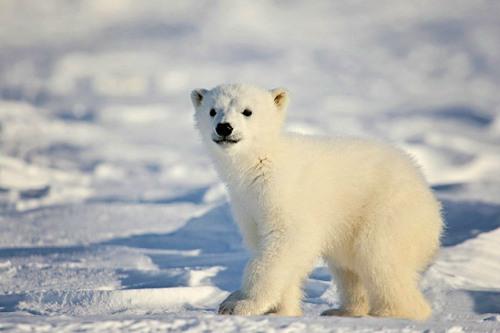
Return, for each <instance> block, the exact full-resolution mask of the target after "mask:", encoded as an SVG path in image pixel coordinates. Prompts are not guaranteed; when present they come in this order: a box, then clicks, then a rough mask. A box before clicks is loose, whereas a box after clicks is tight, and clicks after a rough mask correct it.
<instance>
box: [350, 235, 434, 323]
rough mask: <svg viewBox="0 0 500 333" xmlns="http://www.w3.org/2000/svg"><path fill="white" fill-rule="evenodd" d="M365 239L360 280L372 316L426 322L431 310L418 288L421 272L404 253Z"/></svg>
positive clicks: (361, 252) (360, 260)
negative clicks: (406, 258) (363, 286)
mask: <svg viewBox="0 0 500 333" xmlns="http://www.w3.org/2000/svg"><path fill="white" fill-rule="evenodd" d="M377 243H378V242H377V241H374V242H370V240H368V239H365V241H364V242H363V246H361V247H360V248H359V249H358V252H357V259H358V260H357V261H358V264H359V265H360V271H359V273H360V278H361V280H362V281H363V284H364V285H365V286H366V289H367V291H368V297H369V302H370V315H373V316H379V317H396V318H406V319H414V320H425V319H427V318H428V317H429V316H430V315H431V307H430V306H429V304H428V303H427V301H426V300H425V298H424V296H423V294H422V292H421V291H420V290H419V288H418V280H419V274H418V268H416V267H412V266H414V265H412V263H411V262H405V260H404V256H405V253H404V251H402V250H398V249H391V248H387V247H384V246H381V245H380V243H378V244H377Z"/></svg>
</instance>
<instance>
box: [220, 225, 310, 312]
mask: <svg viewBox="0 0 500 333" xmlns="http://www.w3.org/2000/svg"><path fill="white" fill-rule="evenodd" d="M302 236H303V234H302V233H301V232H300V231H299V230H293V232H288V231H282V230H273V231H272V232H270V233H268V236H267V237H265V239H264V241H263V243H262V245H263V246H262V249H261V250H260V251H259V252H258V253H257V254H256V256H255V257H254V258H253V259H251V260H250V262H249V263H248V265H247V267H246V269H245V274H244V278H243V287H242V290H241V294H238V297H236V295H235V297H234V298H233V299H232V300H227V302H226V301H224V302H223V304H221V307H222V308H223V309H222V311H221V313H222V314H234V315H246V316H251V315H263V314H266V313H269V312H271V311H273V309H277V308H279V307H280V305H281V304H280V303H281V301H282V300H283V299H284V298H283V296H284V294H285V293H286V292H287V288H290V286H294V287H296V288H300V284H301V281H302V280H303V279H304V277H305V276H307V274H308V273H309V271H310V270H311V269H312V267H313V265H314V263H315V260H316V258H317V257H318V251H317V244H318V243H319V242H314V243H315V244H311V243H309V242H307V243H304V242H303V240H302V242H300V239H299V238H301V237H302ZM296 295H297V296H296V297H297V298H300V292H299V293H296ZM230 297H231V296H230ZM288 302H290V301H289V300H288ZM290 303H293V302H290ZM296 303H297V304H300V300H299V299H298V300H296ZM290 315H300V307H299V308H298V309H294V310H293V311H290Z"/></svg>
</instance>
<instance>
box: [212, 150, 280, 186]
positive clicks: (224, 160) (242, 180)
mask: <svg viewBox="0 0 500 333" xmlns="http://www.w3.org/2000/svg"><path fill="white" fill-rule="evenodd" d="M280 150H281V140H273V142H272V143H270V142H263V143H261V144H259V145H256V146H255V147H254V148H253V149H251V150H248V151H245V152H244V153H243V152H235V153H233V154H224V153H222V154H220V152H219V154H220V156H219V158H217V157H216V158H215V165H216V169H217V172H218V173H219V176H220V177H221V179H222V181H223V182H225V183H227V184H231V185H232V186H230V187H236V188H244V189H245V188H248V187H249V186H254V185H260V186H262V185H265V184H266V180H268V179H269V175H270V173H271V171H272V169H273V167H274V166H275V162H276V159H277V158H278V155H279V154H277V153H278V152H279V151H280ZM214 157H215V156H214Z"/></svg>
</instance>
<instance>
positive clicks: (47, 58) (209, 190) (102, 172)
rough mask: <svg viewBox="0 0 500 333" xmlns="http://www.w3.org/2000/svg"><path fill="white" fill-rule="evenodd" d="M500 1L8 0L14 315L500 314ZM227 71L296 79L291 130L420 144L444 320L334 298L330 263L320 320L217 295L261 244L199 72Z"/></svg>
mask: <svg viewBox="0 0 500 333" xmlns="http://www.w3.org/2000/svg"><path fill="white" fill-rule="evenodd" d="M499 13H500V3H498V2H495V1H474V2H471V1H420V2H401V1H400V2H398V1H376V2H362V1H314V2H307V1H252V2H244V1H182V2H181V1H178V2H174V1H141V2H139V1H98V0H92V1H24V0H17V1H16V0H12V1H9V0H3V1H0V22H1V25H0V293H1V294H0V311H2V312H0V322H2V323H6V324H0V328H2V329H13V330H15V329H19V325H22V324H26V325H33V326H29V327H31V328H41V329H43V327H44V326H43V325H42V323H44V325H45V324H47V322H45V320H46V319H47V317H46V316H47V315H50V318H51V319H50V321H49V322H48V324H47V325H49V326H48V327H53V326H57V327H59V328H61V327H66V328H67V329H69V330H71V327H73V326H71V325H79V326H75V327H73V328H74V329H76V327H79V329H83V330H85V329H87V330H99V329H105V328H106V327H117V328H121V329H125V328H128V329H130V327H131V326H127V325H132V326H133V325H136V326H137V325H138V326H137V327H138V330H140V329H141V327H143V328H145V329H148V328H149V329H150V328H152V327H157V328H161V329H171V330H185V329H187V328H189V327H191V329H193V330H197V329H200V330H201V329H202V328H203V327H205V328H207V329H214V330H215V329H217V330H219V331H224V330H227V331H231V330H233V329H241V330H250V331H251V330H254V329H261V330H264V329H268V328H269V329H270V328H273V329H276V330H280V329H283V330H285V329H289V330H291V331H293V330H297V331H301V330H308V331H311V330H314V329H316V330H327V329H329V328H331V329H333V326H335V327H337V328H339V327H340V328H343V329H346V330H349V329H353V330H355V329H368V330H377V329H381V327H385V328H387V329H396V330H397V329H401V328H402V327H406V328H408V327H409V329H410V328H411V329H417V330H420V329H422V330H424V329H427V328H429V327H431V328H434V329H436V330H440V329H443V330H444V329H447V328H449V327H451V328H453V327H455V326H456V327H460V329H462V328H463V329H465V330H467V329H473V330H474V329H475V330H479V329H490V330H495V329H497V330H498V329H500V328H499V326H498V325H499V324H498V321H499V320H500V319H499V317H498V316H499V315H498V314H496V315H495V314H494V313H498V312H500V300H499V299H500V292H499V290H500V279H499V278H498V277H499V276H500V264H499V262H500V255H499V251H500V248H499V245H498V244H499V243H500V235H499V233H498V231H499V230H500V229H499V228H500V188H499V186H500V94H499V93H498V92H499V91H500V16H499V15H500V14H499ZM224 82H226V83H227V82H251V83H255V84H258V85H262V86H265V87H269V88H274V87H277V86H284V87H286V88H288V89H289V91H290V94H291V98H292V102H291V105H290V108H289V118H288V122H287V126H288V128H289V129H290V130H294V131H300V132H304V133H311V134H321V135H339V134H349V135H359V136H366V137H376V138H382V139H385V140H388V141H390V142H393V143H395V144H397V145H399V146H401V147H403V148H404V149H405V150H407V151H408V152H409V153H411V154H412V155H414V156H415V157H416V158H417V160H418V161H419V162H420V164H421V165H422V167H423V170H424V173H425V174H426V176H427V177H428V179H429V181H430V182H431V184H432V185H433V186H434V188H435V190H436V191H437V194H438V195H439V197H440V198H441V199H442V200H444V203H445V209H446V211H445V213H446V217H447V220H448V224H449V227H448V233H447V235H446V236H445V238H444V240H443V243H444V245H445V246H446V247H445V248H444V249H443V251H442V254H441V256H440V257H439V258H438V261H437V263H436V264H435V265H434V266H433V267H431V269H430V271H429V272H428V274H427V275H426V278H425V279H424V285H425V286H427V290H428V294H429V295H430V297H431V298H432V299H433V304H434V307H435V308H436V309H437V311H436V313H437V315H436V318H435V319H433V321H431V322H430V324H429V325H428V326H425V325H424V326H416V327H414V326H412V325H413V324H408V323H405V322H404V323H401V321H391V320H378V321H377V320H371V319H363V320H361V319H357V320H352V319H351V320H350V319H330V321H327V320H325V319H318V318H316V315H317V313H319V312H320V310H321V309H323V308H326V307H327V305H328V304H330V305H331V304H332V303H335V302H336V293H335V287H332V288H329V287H328V286H329V282H328V280H329V277H328V274H327V272H326V270H325V269H324V268H323V267H322V266H321V265H320V266H318V268H317V269H316V270H315V272H314V273H313V275H312V277H311V279H310V281H309V283H308V285H307V288H306V291H307V296H308V298H307V302H306V304H305V308H306V313H307V314H308V317H306V318H304V319H303V320H301V321H300V322H299V321H297V320H291V321H290V320H288V321H287V320H285V319H276V318H274V319H268V318H257V319H232V318H219V317H216V316H212V315H211V313H212V310H213V308H214V307H215V306H216V304H217V301H218V300H219V299H220V298H223V297H224V295H225V292H227V291H230V290H232V289H235V288H237V287H238V285H239V275H240V273H241V269H242V267H243V265H244V262H245V260H246V253H245V252H244V250H243V249H242V248H241V246H240V244H239V238H238V235H237V232H236V230H235V229H234V227H233V226H232V224H231V218H230V217H229V213H228V209H227V205H226V204H225V201H226V199H225V195H224V189H223V187H222V186H221V185H220V183H219V181H218V179H217V177H216V175H215V173H214V171H213V170H212V169H211V166H210V162H209V160H208V156H206V154H205V153H204V151H203V147H202V146H201V144H200V142H199V140H198V136H197V133H196V131H195V130H194V129H193V124H192V107H191V103H190V100H189V92H190V91H191V89H193V88H200V87H204V88H211V87H213V86H215V85H217V84H220V83H224ZM450 290H451V291H450ZM463 290H466V291H463ZM449 293H450V294H449ZM448 294H449V295H448ZM450 304H455V305H456V304H458V306H455V307H453V306H450ZM440 309H441V310H440ZM440 311H441V312H440ZM447 311H449V312H450V313H451V314H450V313H448V312H447ZM158 313H160V314H162V315H163V316H160V317H155V316H156V314H158ZM483 313H487V315H482V314H483ZM488 313H493V315H491V314H488ZM62 314H66V315H70V316H74V317H69V318H70V319H68V317H60V316H61V315H62ZM91 315H93V316H95V315H101V316H98V317H92V318H93V319H88V318H89V317H85V316H91ZM145 315H146V317H144V316H145ZM80 316H84V318H87V319H81V317H80ZM147 316H149V317H147ZM151 316H152V317H151ZM117 318H118V319H117ZM178 318H181V319H178ZM85 320H95V322H93V324H95V325H97V326H92V325H91V326H88V327H87V328H85V326H82V325H83V324H84V323H85V322H84V321H85ZM127 320H128V321H127ZM176 320H178V321H177V322H176ZM179 320H180V321H179ZM447 320H448V321H447ZM75 322H76V324H75ZM175 322H176V323H177V324H175ZM443 322H444V324H443ZM106 323H107V324H106ZM124 323H128V324H124ZM332 323H334V324H333V326H332ZM108 324H109V325H108ZM2 325H4V326H2ZM9 325H10V326H9ZM51 325H52V326H51ZM89 325H90V324H89ZM99 325H104V326H102V327H101V326H99ZM106 325H108V326H106ZM120 325H125V326H120ZM141 325H142V326H141ZM155 325H157V326H155ZM165 325H166V326H165ZM176 325H177V326H176ZM315 325H316V326H315ZM408 325H409V326H408ZM457 325H458V326H457ZM456 327H455V328H456ZM457 329H458V328H457Z"/></svg>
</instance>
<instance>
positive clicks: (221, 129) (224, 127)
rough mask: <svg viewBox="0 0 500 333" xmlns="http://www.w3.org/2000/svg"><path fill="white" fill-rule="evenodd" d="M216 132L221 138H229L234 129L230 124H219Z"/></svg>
mask: <svg viewBox="0 0 500 333" xmlns="http://www.w3.org/2000/svg"><path fill="white" fill-rule="evenodd" d="M215 132H216V133H217V134H218V135H220V136H229V135H231V133H232V132H233V127H232V126H231V124H230V123H219V124H217V127H215Z"/></svg>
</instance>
